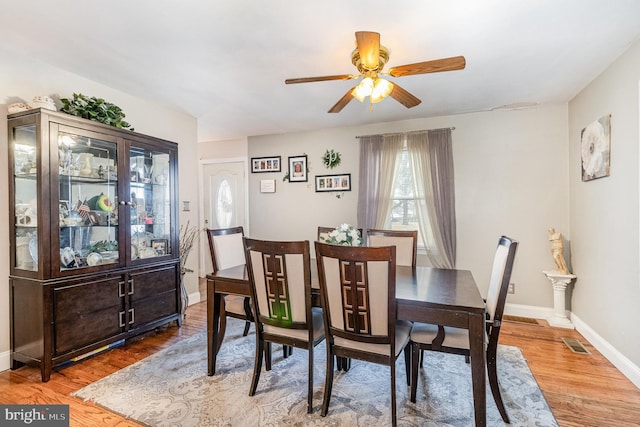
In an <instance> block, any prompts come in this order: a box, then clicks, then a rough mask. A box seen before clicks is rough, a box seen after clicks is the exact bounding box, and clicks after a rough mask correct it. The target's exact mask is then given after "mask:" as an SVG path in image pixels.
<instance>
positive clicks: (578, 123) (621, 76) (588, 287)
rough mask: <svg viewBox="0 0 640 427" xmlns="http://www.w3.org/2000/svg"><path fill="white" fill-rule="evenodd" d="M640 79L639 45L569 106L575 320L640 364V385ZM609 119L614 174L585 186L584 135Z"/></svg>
mask: <svg viewBox="0 0 640 427" xmlns="http://www.w3.org/2000/svg"><path fill="white" fill-rule="evenodd" d="M639 80H640V43H636V44H635V45H634V46H633V47H632V48H631V49H630V50H629V51H627V52H626V53H625V54H624V55H623V56H622V57H621V58H619V59H618V60H617V61H616V62H614V63H613V64H612V65H611V66H610V67H609V68H608V69H607V70H606V71H605V72H604V73H603V74H602V75H600V76H599V77H598V78H596V79H595V80H594V81H593V82H592V83H591V84H589V86H588V87H587V88H585V89H584V90H583V91H582V92H581V93H580V94H578V96H576V97H575V98H574V99H573V100H572V101H571V102H570V104H569V140H568V144H569V147H570V157H569V160H570V162H569V185H570V195H571V198H570V223H571V236H572V240H573V243H574V245H573V264H574V272H575V274H576V275H577V276H578V278H577V282H576V286H575V289H574V292H573V303H574V310H573V313H574V315H576V316H577V317H578V318H579V319H580V321H582V322H584V323H585V324H587V325H589V327H590V328H591V330H592V332H593V333H594V334H597V335H598V336H600V337H601V338H603V339H604V340H605V341H606V342H608V344H610V345H611V346H613V347H614V348H615V349H616V350H617V351H618V352H620V353H621V354H622V355H623V357H624V358H626V359H628V360H630V361H631V362H632V364H633V365H635V368H633V367H632V370H633V369H635V375H637V377H636V384H637V385H638V386H640V370H638V366H640V340H639V339H638V331H637V325H638V324H640V310H639V309H638V305H639V304H640V281H639V280H638V279H639V273H640V272H639V266H640V264H639V250H638V245H639V242H640V235H639V231H638V217H639V209H638V202H639V197H638V193H639V191H640V188H639V186H638V179H639V176H638V156H639V152H638V142H639V139H640V138H639V129H638V128H639V126H640V121H639V118H638V116H639V108H638V104H639V96H638V84H639ZM607 114H611V175H610V176H609V177H605V178H600V179H597V180H594V181H589V182H582V181H581V178H580V132H581V130H582V129H583V128H584V127H585V126H587V125H588V124H589V123H591V122H592V121H594V120H597V119H599V118H600V117H602V116H604V115H607ZM605 347H606V346H605ZM601 351H603V352H604V351H606V349H601Z"/></svg>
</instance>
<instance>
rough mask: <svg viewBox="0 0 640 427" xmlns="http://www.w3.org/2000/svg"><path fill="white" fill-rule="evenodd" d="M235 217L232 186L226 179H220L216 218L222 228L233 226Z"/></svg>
mask: <svg viewBox="0 0 640 427" xmlns="http://www.w3.org/2000/svg"><path fill="white" fill-rule="evenodd" d="M232 217H233V194H231V186H230V185H229V182H228V181H227V180H226V179H223V180H222V181H220V186H219V187H218V194H217V196H216V220H217V221H218V225H220V227H221V228H228V227H230V226H231V219H232Z"/></svg>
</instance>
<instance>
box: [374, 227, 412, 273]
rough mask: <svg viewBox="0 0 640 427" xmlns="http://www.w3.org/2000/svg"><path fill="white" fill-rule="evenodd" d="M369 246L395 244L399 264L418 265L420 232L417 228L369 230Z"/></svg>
mask: <svg viewBox="0 0 640 427" xmlns="http://www.w3.org/2000/svg"><path fill="white" fill-rule="evenodd" d="M367 238H368V241H369V246H395V247H396V256H397V259H396V263H397V265H406V266H409V267H415V266H416V256H417V251H418V232H417V231H416V230H377V229H376V230H367Z"/></svg>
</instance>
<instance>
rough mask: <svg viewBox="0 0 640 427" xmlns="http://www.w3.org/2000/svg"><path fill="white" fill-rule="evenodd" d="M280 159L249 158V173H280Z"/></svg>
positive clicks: (275, 157) (274, 157) (277, 157)
mask: <svg viewBox="0 0 640 427" xmlns="http://www.w3.org/2000/svg"><path fill="white" fill-rule="evenodd" d="M280 159H281V157H280V156H272V157H252V158H251V172H252V173H258V172H281V170H282V166H281V163H282V162H281V160H280Z"/></svg>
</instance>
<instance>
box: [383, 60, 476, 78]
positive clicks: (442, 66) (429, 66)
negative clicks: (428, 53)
mask: <svg viewBox="0 0 640 427" xmlns="http://www.w3.org/2000/svg"><path fill="white" fill-rule="evenodd" d="M466 64H467V62H466V60H465V59H464V56H453V57H451V58H443V59H436V60H433V61H425V62H417V63H415V64H407V65H400V66H397V67H393V68H390V69H389V72H388V74H389V75H390V76H392V77H401V76H411V75H414V74H426V73H439V72H441V71H453V70H462V69H464V67H465V66H466Z"/></svg>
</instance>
